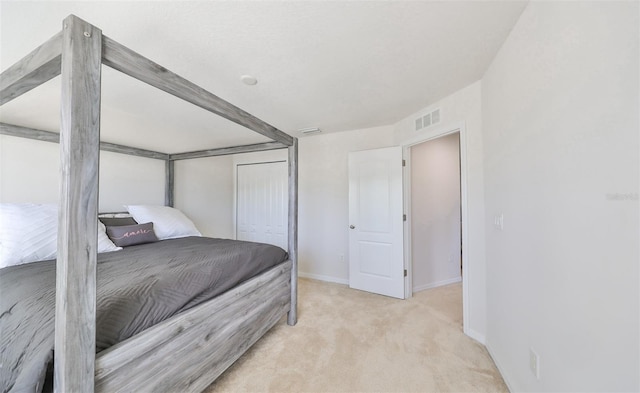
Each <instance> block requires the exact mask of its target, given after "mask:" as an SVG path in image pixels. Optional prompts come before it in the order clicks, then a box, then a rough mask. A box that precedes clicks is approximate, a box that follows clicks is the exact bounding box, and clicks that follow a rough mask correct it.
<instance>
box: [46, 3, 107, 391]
mask: <svg viewBox="0 0 640 393" xmlns="http://www.w3.org/2000/svg"><path fill="white" fill-rule="evenodd" d="M62 34H63V38H62V62H61V63H62V96H61V100H60V114H61V124H60V173H61V179H60V200H59V206H60V209H59V213H58V214H59V217H58V218H59V224H58V261H57V265H56V323H55V371H54V373H55V382H54V389H55V391H56V392H60V393H62V392H82V393H86V392H93V389H94V374H95V371H94V369H95V350H96V344H95V341H96V261H97V230H98V223H97V220H98V163H99V159H100V150H99V144H100V69H101V52H102V32H101V31H100V30H99V29H97V28H96V27H94V26H92V25H90V24H88V23H87V22H85V21H83V20H81V19H79V18H77V17H76V16H73V15H70V16H68V17H67V18H66V19H65V20H64V21H63V33H62Z"/></svg>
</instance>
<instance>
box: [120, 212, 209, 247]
mask: <svg viewBox="0 0 640 393" xmlns="http://www.w3.org/2000/svg"><path fill="white" fill-rule="evenodd" d="M125 207H126V208H127V210H128V211H129V213H130V214H131V215H132V216H133V218H134V219H135V220H136V221H137V222H153V229H154V231H155V233H156V236H158V239H160V240H163V239H176V238H179V237H187V236H202V234H201V233H200V232H199V231H198V229H197V228H196V226H195V225H194V224H193V222H192V221H191V220H190V219H188V218H187V216H185V215H184V214H183V213H182V212H181V211H180V210H178V209H174V208H172V207H169V206H149V205H129V206H125Z"/></svg>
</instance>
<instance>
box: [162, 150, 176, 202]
mask: <svg viewBox="0 0 640 393" xmlns="http://www.w3.org/2000/svg"><path fill="white" fill-rule="evenodd" d="M174 168H175V161H173V160H170V159H167V160H166V161H165V166H164V205H165V206H171V207H173V178H174Z"/></svg>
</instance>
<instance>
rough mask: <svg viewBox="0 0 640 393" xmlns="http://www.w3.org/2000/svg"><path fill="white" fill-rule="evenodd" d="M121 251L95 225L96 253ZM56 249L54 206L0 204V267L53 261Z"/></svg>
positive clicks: (103, 229) (100, 225)
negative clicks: (96, 231)
mask: <svg viewBox="0 0 640 393" xmlns="http://www.w3.org/2000/svg"><path fill="white" fill-rule="evenodd" d="M121 249H122V248H120V247H116V246H115V245H114V244H113V243H112V242H111V240H109V238H108V237H107V234H106V233H105V227H104V225H102V223H98V252H109V251H118V250H121ZM57 250H58V206H57V205H53V204H33V203H0V268H3V267H6V266H13V265H21V264H23V263H29V262H36V261H45V260H48V259H55V258H56V256H57Z"/></svg>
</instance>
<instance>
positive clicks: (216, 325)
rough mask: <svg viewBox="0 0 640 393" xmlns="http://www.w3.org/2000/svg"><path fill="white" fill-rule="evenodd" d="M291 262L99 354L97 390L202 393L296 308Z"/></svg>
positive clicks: (284, 263)
mask: <svg viewBox="0 0 640 393" xmlns="http://www.w3.org/2000/svg"><path fill="white" fill-rule="evenodd" d="M291 266H292V262H291V261H290V260H288V261H286V262H283V263H282V264H280V265H278V266H276V267H274V268H272V269H270V270H268V271H266V272H264V273H262V274H261V275H259V276H257V277H254V278H252V279H251V280H248V281H247V282H245V283H243V284H241V285H239V286H238V287H235V288H232V289H230V290H229V291H227V292H225V293H224V294H222V295H220V296H218V297H216V298H214V299H212V300H210V301H209V302H207V303H204V304H201V305H199V306H197V307H194V308H192V309H190V310H188V311H185V312H183V313H181V314H179V315H176V316H175V317H173V318H171V319H169V320H166V321H164V322H162V323H160V324H158V325H156V326H153V327H151V328H149V329H147V330H145V331H144V332H142V333H140V334H138V335H136V336H134V337H132V338H130V339H128V340H126V341H123V342H121V343H119V344H117V345H115V346H113V347H111V348H109V349H107V350H105V351H103V352H101V353H99V354H98V355H96V376H95V391H96V392H132V391H136V392H147V391H148V392H176V391H180V392H201V391H203V390H204V389H205V388H206V387H207V386H209V385H210V384H211V383H212V382H213V381H214V380H215V379H216V378H217V377H218V376H220V374H222V373H223V372H224V371H225V370H226V369H227V368H228V367H229V366H231V365H232V364H233V362H235V361H236V360H237V359H238V358H239V357H240V356H241V355H242V354H243V353H244V352H245V351H246V350H247V349H249V348H250V347H251V346H252V345H253V344H254V343H255V342H256V341H258V339H259V338H260V337H262V336H263V335H264V334H265V333H266V332H267V331H268V330H269V329H270V328H271V327H273V325H275V323H276V322H278V321H279V320H280V318H281V317H282V316H284V315H285V314H286V313H287V312H288V311H289V309H290V307H291Z"/></svg>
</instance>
